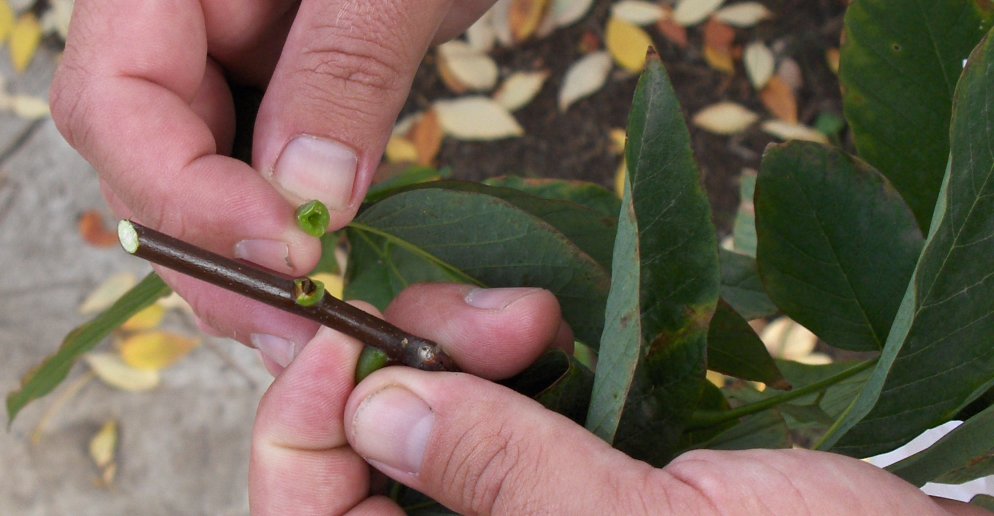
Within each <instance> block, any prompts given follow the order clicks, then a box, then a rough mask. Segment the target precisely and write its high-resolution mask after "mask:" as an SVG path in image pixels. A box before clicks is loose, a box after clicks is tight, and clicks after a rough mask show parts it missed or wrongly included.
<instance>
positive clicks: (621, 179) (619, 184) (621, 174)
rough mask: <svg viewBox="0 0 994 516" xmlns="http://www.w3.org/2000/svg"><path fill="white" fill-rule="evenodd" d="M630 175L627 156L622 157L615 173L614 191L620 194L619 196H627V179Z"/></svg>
mask: <svg viewBox="0 0 994 516" xmlns="http://www.w3.org/2000/svg"><path fill="white" fill-rule="evenodd" d="M627 176H628V163H627V162H626V161H625V158H621V164H619V165H618V171H617V172H615V173H614V193H616V194H618V198H619V199H621V198H623V197H624V196H625V180H626V179H627Z"/></svg>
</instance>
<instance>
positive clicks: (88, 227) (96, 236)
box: [77, 210, 118, 247]
mask: <svg viewBox="0 0 994 516" xmlns="http://www.w3.org/2000/svg"><path fill="white" fill-rule="evenodd" d="M77 229H78V230H79V236H80V237H82V238H83V241H84V242H86V243H87V244H90V245H92V246H93V247H113V246H115V245H117V242H118V240H117V231H111V230H110V229H109V228H108V227H107V225H106V224H104V217H103V215H101V214H100V212H99V211H97V210H88V211H86V212H84V213H83V215H82V216H80V217H79V222H78V223H77Z"/></svg>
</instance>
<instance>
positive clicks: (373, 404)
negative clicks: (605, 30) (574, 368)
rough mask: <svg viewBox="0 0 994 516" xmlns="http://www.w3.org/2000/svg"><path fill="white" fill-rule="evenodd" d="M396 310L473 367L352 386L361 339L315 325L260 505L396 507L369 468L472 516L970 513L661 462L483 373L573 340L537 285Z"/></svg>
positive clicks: (418, 294) (290, 384) (869, 478)
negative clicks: (378, 489) (618, 445)
mask: <svg viewBox="0 0 994 516" xmlns="http://www.w3.org/2000/svg"><path fill="white" fill-rule="evenodd" d="M473 304H476V305H479V306H482V307H483V308H477V307H474V306H471V305H473ZM386 315H387V319H388V320H391V321H392V322H394V323H395V324H397V325H399V326H401V327H403V328H405V329H407V330H409V331H412V332H414V333H417V334H421V335H424V336H426V337H428V338H431V339H434V340H436V341H437V342H439V343H440V344H442V345H443V346H444V347H445V348H446V350H447V351H448V352H450V353H451V354H452V355H453V357H454V358H455V359H456V361H457V362H459V364H460V365H461V366H462V367H463V368H464V369H465V370H466V371H467V372H469V373H472V374H466V373H425V372H422V371H417V370H414V369H409V368H403V367H391V368H386V369H383V370H381V371H378V372H376V373H374V374H373V375H371V376H370V377H369V378H367V379H366V380H364V381H363V382H362V383H361V384H360V385H358V386H355V385H354V382H353V374H354V369H355V364H356V360H357V357H358V355H359V352H360V346H359V344H358V343H357V342H355V341H354V340H352V339H350V338H348V337H345V336H343V335H340V334H338V333H336V332H334V331H332V330H321V331H320V332H319V333H318V335H317V336H316V337H315V338H314V339H313V340H312V341H311V343H310V344H309V345H308V346H307V347H306V348H305V349H304V351H303V352H302V354H301V355H300V356H298V357H297V358H296V360H295V361H294V362H293V363H292V364H291V365H290V366H289V367H288V368H287V369H286V370H285V371H284V372H283V374H282V375H280V376H279V377H278V378H277V379H276V381H275V382H274V383H273V385H272V386H271V387H270V389H269V392H267V393H266V395H265V397H264V398H263V400H262V402H261V403H260V405H259V411H258V415H257V418H256V426H255V432H254V439H253V448H252V463H251V473H250V503H251V508H252V512H253V514H259V515H263V514H291V513H293V514H311V513H320V514H342V513H346V512H347V513H349V514H402V513H403V512H402V510H401V508H400V507H398V506H397V505H396V504H395V503H394V502H393V501H391V500H390V499H389V498H386V497H383V496H371V495H370V485H371V477H370V468H369V466H367V462H368V464H371V465H372V466H373V467H375V468H376V469H377V470H379V471H381V472H383V473H385V474H386V475H388V476H390V477H391V478H393V479H395V480H397V481H400V482H402V483H404V484H406V485H408V486H410V487H412V488H414V489H417V490H419V491H421V492H423V493H425V494H427V495H429V496H431V497H432V498H434V499H435V500H438V501H439V502H441V503H442V504H444V505H445V506H446V507H448V508H450V509H452V510H454V511H457V512H459V513H464V514H492V513H495V514H669V513H673V514H715V513H742V514H759V513H772V514H800V513H814V514H841V513H853V514H930V513H935V514H939V513H943V512H944V511H943V509H947V510H953V511H962V512H964V513H968V512H971V511H972V510H973V508H971V507H969V506H967V505H965V504H959V503H957V502H949V501H938V502H937V501H933V500H932V499H930V498H929V497H928V496H926V495H924V494H923V493H922V492H921V491H919V490H918V489H916V488H915V487H914V486H912V485H910V484H907V483H905V482H904V481H902V480H900V479H898V478H897V477H895V476H893V475H891V474H889V473H887V472H885V471H883V470H880V469H877V468H875V467H873V466H871V465H869V464H866V463H864V462H862V461H858V460H855V459H850V458H846V457H842V456H839V455H833V454H828V453H820V452H812V451H806V450H777V451H773V450H750V451H741V452H720V451H705V450H701V451H693V452H689V453H685V454H683V455H682V456H680V457H678V458H677V459H676V460H674V461H673V462H672V463H671V464H670V465H669V466H667V467H665V468H662V469H656V468H652V467H650V466H649V465H647V464H646V463H644V462H640V461H636V460H633V459H631V458H629V457H628V456H626V455H624V454H623V453H621V452H619V451H617V450H615V449H613V448H611V447H610V446H608V445H607V444H606V443H604V442H603V441H601V440H600V439H598V438H597V437H595V436H594V435H593V434H590V433H588V432H587V431H586V430H584V429H583V428H581V427H580V426H578V425H576V424H575V423H573V422H572V421H570V420H568V419H566V418H564V417H562V416H560V415H558V414H555V413H553V412H550V411H548V410H546V409H544V408H543V407H542V406H541V405H539V404H538V403H536V402H534V401H533V400H531V399H529V398H526V397H524V396H522V395H519V394H517V393H515V392H513V391H511V390H509V389H506V388H504V387H501V386H499V385H497V384H494V383H491V382H489V381H487V380H486V379H485V378H489V379H495V378H502V377H506V376H509V375H512V374H514V373H515V372H518V371H520V370H522V369H523V368H524V367H526V366H527V365H528V364H529V363H530V362H531V361H533V360H534V359H535V358H536V357H537V356H538V355H539V354H540V353H541V352H542V351H543V350H544V349H545V348H547V347H549V346H561V347H568V346H570V345H571V335H570V332H569V331H568V329H567V327H566V326H565V325H563V324H562V323H560V322H559V321H560V314H559V308H558V304H557V303H556V301H555V298H554V297H553V296H552V295H551V294H549V293H548V292H546V291H543V290H537V289H508V290H503V289H495V290H489V291H480V290H477V291H473V290H471V289H470V288H469V287H462V286H453V285H421V286H416V287H413V288H411V289H409V290H407V291H406V292H405V293H404V294H402V295H401V296H400V297H399V298H398V299H397V300H396V301H395V302H394V304H393V305H391V307H390V308H389V309H388V310H387V314H386ZM474 375H477V376H474ZM363 459H365V462H364V460H363ZM977 512H978V513H982V511H980V510H979V509H978V510H977Z"/></svg>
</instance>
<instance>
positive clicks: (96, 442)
mask: <svg viewBox="0 0 994 516" xmlns="http://www.w3.org/2000/svg"><path fill="white" fill-rule="evenodd" d="M116 450H117V421H115V420H113V419H111V420H110V421H107V422H106V423H104V426H102V427H101V428H100V431H99V432H97V433H96V435H94V436H93V438H92V439H90V458H91V459H93V463H94V464H96V465H97V467H98V468H100V469H103V468H106V467H107V466H109V465H110V464H111V463H112V462H114V455H115V451H116Z"/></svg>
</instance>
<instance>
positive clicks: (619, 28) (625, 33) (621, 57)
mask: <svg viewBox="0 0 994 516" xmlns="http://www.w3.org/2000/svg"><path fill="white" fill-rule="evenodd" d="M604 43H605V45H607V49H608V51H609V52H611V56H612V57H614V60H615V62H617V63H618V64H619V65H620V66H621V67H622V68H625V69H626V70H628V71H630V72H636V73H638V72H641V71H642V68H645V54H646V51H648V49H649V47H651V46H652V38H651V37H649V34H648V33H647V32H646V31H644V30H642V29H641V28H640V27H638V26H637V25H632V24H631V23H628V22H626V21H624V20H621V19H618V18H611V19H610V20H608V22H607V30H606V31H605V34H604Z"/></svg>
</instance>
